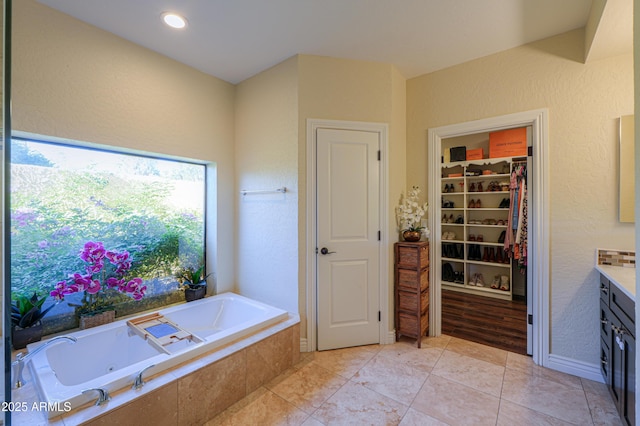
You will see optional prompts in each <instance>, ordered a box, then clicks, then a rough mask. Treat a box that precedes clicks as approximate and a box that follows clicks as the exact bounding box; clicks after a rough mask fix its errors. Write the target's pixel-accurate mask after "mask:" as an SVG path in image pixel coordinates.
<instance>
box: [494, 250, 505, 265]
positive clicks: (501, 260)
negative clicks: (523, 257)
mask: <svg viewBox="0 0 640 426" xmlns="http://www.w3.org/2000/svg"><path fill="white" fill-rule="evenodd" d="M496 251H497V253H496V262H497V263H504V258H503V257H502V252H503V251H504V250H503V249H502V247H498V248H497V249H496Z"/></svg>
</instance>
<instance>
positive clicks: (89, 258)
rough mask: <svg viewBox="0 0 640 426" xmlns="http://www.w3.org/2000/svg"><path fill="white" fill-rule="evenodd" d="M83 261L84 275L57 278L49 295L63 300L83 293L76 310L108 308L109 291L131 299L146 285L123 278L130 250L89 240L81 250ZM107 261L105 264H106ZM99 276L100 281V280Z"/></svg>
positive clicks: (128, 267) (127, 268)
mask: <svg viewBox="0 0 640 426" xmlns="http://www.w3.org/2000/svg"><path fill="white" fill-rule="evenodd" d="M80 258H81V259H82V260H83V261H84V262H86V267H85V272H84V274H81V273H75V274H73V275H71V276H70V277H69V279H67V280H63V281H59V282H58V283H57V284H56V286H55V288H54V290H53V291H51V293H50V294H51V296H52V297H53V298H55V299H56V301H62V300H64V297H65V296H66V295H69V294H73V293H79V292H84V297H83V298H82V304H81V305H72V304H71V303H70V305H72V306H77V307H78V308H79V313H89V312H101V311H104V310H106V309H109V308H110V307H111V305H110V302H109V297H108V293H109V292H111V293H116V292H119V293H125V294H128V295H130V296H131V297H132V298H133V299H134V300H140V299H142V298H143V297H144V293H145V291H146V290H147V286H145V285H143V283H142V279H141V278H138V277H136V278H131V279H127V278H125V276H126V274H127V272H129V269H130V268H131V258H130V255H129V252H127V251H126V250H125V251H122V252H115V251H110V250H106V249H105V248H104V245H103V244H102V243H101V242H97V241H96V242H94V241H89V242H87V243H86V244H85V245H84V248H83V249H82V251H81V252H80ZM107 261H108V263H107ZM101 279H102V281H101Z"/></svg>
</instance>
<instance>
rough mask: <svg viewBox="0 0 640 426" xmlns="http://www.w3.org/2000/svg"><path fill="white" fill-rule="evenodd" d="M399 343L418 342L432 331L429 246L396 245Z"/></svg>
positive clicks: (426, 244)
mask: <svg viewBox="0 0 640 426" xmlns="http://www.w3.org/2000/svg"><path fill="white" fill-rule="evenodd" d="M395 314H396V315H395V317H396V318H395V319H396V339H399V338H400V336H406V337H411V338H413V339H416V343H417V345H418V347H420V344H421V340H422V336H424V335H426V333H427V330H428V329H429V243H428V242H418V243H407V242H402V243H396V244H395Z"/></svg>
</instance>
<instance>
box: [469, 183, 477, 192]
mask: <svg viewBox="0 0 640 426" xmlns="http://www.w3.org/2000/svg"><path fill="white" fill-rule="evenodd" d="M469 192H476V184H475V183H473V182H472V183H471V186H470V187H469Z"/></svg>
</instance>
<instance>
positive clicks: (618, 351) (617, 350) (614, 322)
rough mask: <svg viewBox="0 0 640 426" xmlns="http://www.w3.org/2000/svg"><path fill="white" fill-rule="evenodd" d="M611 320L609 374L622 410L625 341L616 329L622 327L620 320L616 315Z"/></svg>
mask: <svg viewBox="0 0 640 426" xmlns="http://www.w3.org/2000/svg"><path fill="white" fill-rule="evenodd" d="M609 320H610V322H611V333H610V334H609V336H610V339H609V342H608V343H609V349H610V350H611V358H610V359H609V366H610V368H609V374H610V376H609V377H610V379H611V388H610V390H611V396H612V397H613V402H614V403H615V404H616V407H617V409H618V412H619V413H621V412H622V410H621V408H622V398H623V383H624V382H623V381H624V355H625V354H624V346H625V345H624V343H622V344H620V341H619V340H620V337H619V335H618V333H617V332H616V330H618V329H619V328H620V327H621V324H620V320H618V318H616V316H615V315H611V317H610V318H609Z"/></svg>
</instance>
